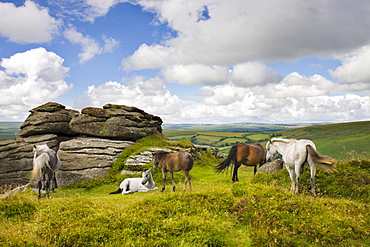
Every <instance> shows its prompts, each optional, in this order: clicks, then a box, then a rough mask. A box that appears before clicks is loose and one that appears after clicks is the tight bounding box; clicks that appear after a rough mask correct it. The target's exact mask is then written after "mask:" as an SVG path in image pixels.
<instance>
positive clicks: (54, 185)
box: [51, 172, 58, 193]
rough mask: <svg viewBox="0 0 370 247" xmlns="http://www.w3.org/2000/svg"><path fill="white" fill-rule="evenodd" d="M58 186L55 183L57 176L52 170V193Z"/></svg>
mask: <svg viewBox="0 0 370 247" xmlns="http://www.w3.org/2000/svg"><path fill="white" fill-rule="evenodd" d="M56 188H58V183H57V178H56V176H55V172H53V187H52V189H51V190H52V191H53V193H55V189H56Z"/></svg>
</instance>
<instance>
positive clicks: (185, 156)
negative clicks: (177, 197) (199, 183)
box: [153, 150, 194, 192]
mask: <svg viewBox="0 0 370 247" xmlns="http://www.w3.org/2000/svg"><path fill="white" fill-rule="evenodd" d="M153 156H154V161H153V163H154V164H153V167H154V169H157V168H158V165H159V164H160V165H161V167H162V190H161V192H163V191H164V189H165V188H166V174H167V172H168V171H169V172H170V174H171V180H172V191H175V189H176V187H175V179H174V177H173V173H174V172H178V171H181V170H183V171H184V175H185V184H184V190H183V191H184V192H185V191H186V184H189V191H191V181H190V180H191V177H190V174H189V172H190V170H191V169H192V168H193V164H194V159H193V157H192V156H191V154H190V153H188V152H178V153H170V152H167V151H164V150H157V151H155V152H154V153H153Z"/></svg>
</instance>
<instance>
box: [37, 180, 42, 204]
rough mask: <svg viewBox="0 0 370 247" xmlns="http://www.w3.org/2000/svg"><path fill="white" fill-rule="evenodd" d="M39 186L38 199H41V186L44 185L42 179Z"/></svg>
mask: <svg viewBox="0 0 370 247" xmlns="http://www.w3.org/2000/svg"><path fill="white" fill-rule="evenodd" d="M37 187H38V194H37V199H38V200H40V198H41V187H42V182H41V180H40V181H39V182H38V185H37Z"/></svg>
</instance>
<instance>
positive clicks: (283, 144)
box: [274, 140, 290, 156]
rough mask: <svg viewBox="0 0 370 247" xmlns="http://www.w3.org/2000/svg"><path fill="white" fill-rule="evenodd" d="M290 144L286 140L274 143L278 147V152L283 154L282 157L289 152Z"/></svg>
mask: <svg viewBox="0 0 370 247" xmlns="http://www.w3.org/2000/svg"><path fill="white" fill-rule="evenodd" d="M289 144H290V143H289V142H286V141H285V140H282V141H280V140H277V141H274V145H275V146H276V148H277V151H278V153H279V154H281V155H282V156H284V155H285V152H286V150H287V146H288V145H289Z"/></svg>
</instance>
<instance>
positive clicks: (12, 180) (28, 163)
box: [0, 134, 59, 185]
mask: <svg viewBox="0 0 370 247" xmlns="http://www.w3.org/2000/svg"><path fill="white" fill-rule="evenodd" d="M41 144H47V145H48V146H49V147H50V148H52V149H54V150H57V147H58V144H59V140H58V136H57V135H53V134H49V135H37V136H32V137H27V138H20V139H18V140H15V141H2V142H0V185H4V184H26V183H28V182H29V173H30V171H31V170H32V162H33V145H41Z"/></svg>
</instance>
